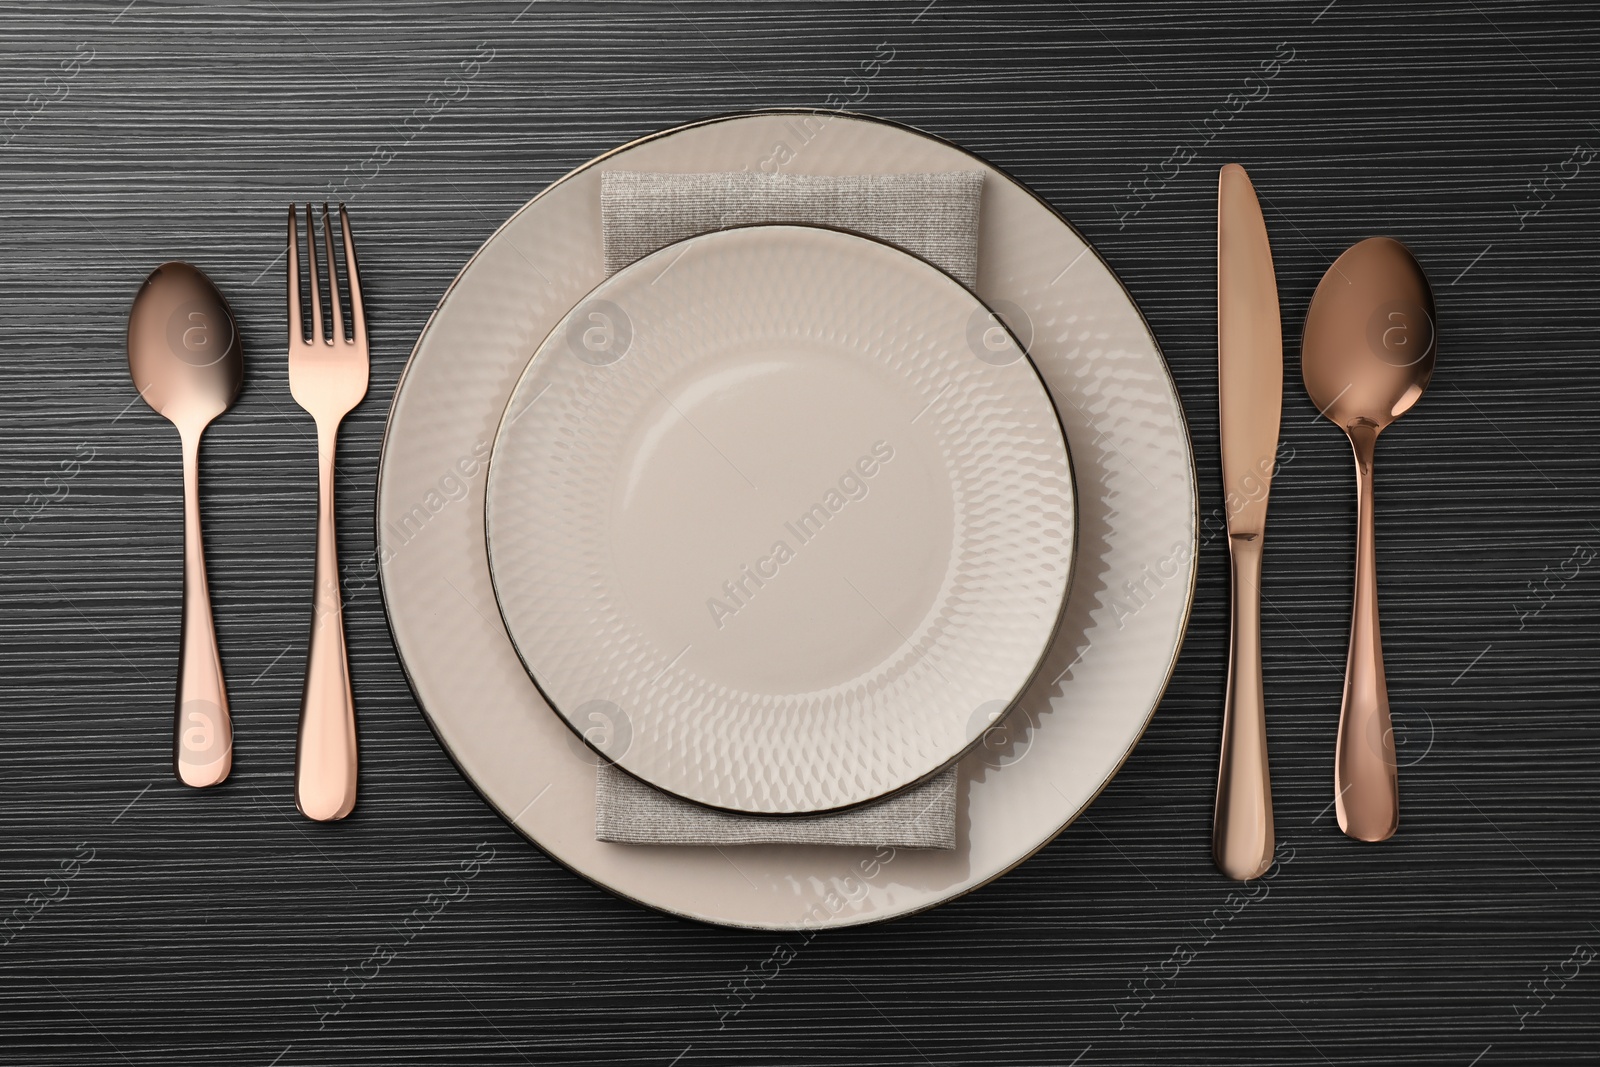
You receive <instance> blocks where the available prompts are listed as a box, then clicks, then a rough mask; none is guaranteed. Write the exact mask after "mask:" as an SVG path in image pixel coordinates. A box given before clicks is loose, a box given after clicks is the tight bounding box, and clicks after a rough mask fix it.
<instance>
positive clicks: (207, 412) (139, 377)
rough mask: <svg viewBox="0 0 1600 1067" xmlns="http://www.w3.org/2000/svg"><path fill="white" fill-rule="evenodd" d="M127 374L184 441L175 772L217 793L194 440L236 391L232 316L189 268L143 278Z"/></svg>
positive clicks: (169, 268) (216, 660) (131, 318)
mask: <svg viewBox="0 0 1600 1067" xmlns="http://www.w3.org/2000/svg"><path fill="white" fill-rule="evenodd" d="M128 370H129V371H130V372H131V373H132V375H133V384H134V385H135V386H136V387H137V388H138V390H139V395H140V396H142V397H144V399H145V402H146V403H148V404H149V405H150V406H151V407H152V408H154V409H155V410H156V411H157V412H158V413H160V414H161V415H163V416H165V417H166V418H167V419H169V420H171V422H172V423H173V424H174V425H175V426H177V428H178V435H179V437H180V438H181V439H182V441H183V551H184V557H183V627H182V637H181V651H180V653H179V657H178V693H177V702H176V715H175V725H174V731H173V732H174V738H173V768H174V771H175V772H176V774H177V776H178V780H179V781H181V782H183V783H184V784H186V785H192V786H197V787H199V786H209V785H216V784H217V783H218V782H221V781H222V780H223V779H224V778H226V777H228V771H229V770H231V769H232V767H233V727H232V723H231V722H230V720H229V717H228V691H227V687H226V685H225V684H224V683H223V680H222V657H221V656H220V655H219V653H218V651H217V632H216V629H215V627H214V626H213V625H212V621H211V593H210V590H209V589H208V587H207V584H206V560H205V547H204V545H203V543H202V540H201V535H200V437H201V435H202V434H203V433H204V432H205V428H206V427H207V426H208V425H210V423H211V421H212V420H213V419H215V418H216V417H217V416H218V415H221V414H222V413H223V412H224V411H226V410H227V409H228V407H229V406H230V405H232V403H233V401H234V398H235V397H237V396H238V395H239V387H240V385H242V384H243V382H244V355H243V352H242V350H241V349H240V346H239V331H238V329H237V327H236V326H235V323H234V318H233V312H232V311H231V310H229V308H228V302H227V301H226V300H224V299H223V298H222V294H221V293H220V292H218V291H217V287H216V286H214V285H213V284H211V279H209V278H207V277H206V276H205V275H204V274H203V273H201V272H200V270H199V269H197V268H195V267H191V266H190V265H189V264H187V263H163V264H162V265H161V266H159V267H157V268H156V269H155V270H154V271H152V272H151V273H150V277H148V278H146V279H145V282H144V285H143V286H141V287H140V289H139V295H138V296H137V297H135V298H134V301H133V308H132V310H131V311H130V312H129V313H128Z"/></svg>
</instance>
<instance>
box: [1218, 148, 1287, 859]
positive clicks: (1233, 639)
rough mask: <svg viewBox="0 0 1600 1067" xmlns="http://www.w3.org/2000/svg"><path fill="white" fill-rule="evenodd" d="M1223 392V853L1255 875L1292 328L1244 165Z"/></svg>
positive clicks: (1232, 244) (1228, 198) (1228, 196)
mask: <svg viewBox="0 0 1600 1067" xmlns="http://www.w3.org/2000/svg"><path fill="white" fill-rule="evenodd" d="M1217 397H1218V409H1219V412H1218V413H1219V416H1220V426H1221V444H1222V449H1221V451H1222V489H1223V502H1224V510H1225V513H1226V516H1227V529H1228V556H1229V559H1230V562H1231V564H1232V602H1233V606H1232V620H1231V633H1230V639H1229V652H1228V693H1227V702H1226V704H1225V705H1224V708H1223V718H1222V751H1221V759H1220V763H1219V767H1218V775H1217V803H1216V811H1215V817H1214V822H1213V834H1212V852H1213V855H1214V858H1215V859H1216V863H1217V867H1218V869H1219V870H1221V871H1222V873H1223V874H1225V875H1227V876H1229V877H1230V878H1237V879H1241V880H1243V879H1248V878H1254V877H1256V876H1257V875H1259V874H1261V873H1262V872H1263V871H1265V870H1266V869H1267V867H1268V866H1269V865H1270V864H1271V862H1272V852H1273V827H1272V785H1271V779H1270V777H1269V775H1268V772H1267V728H1266V706H1265V699H1264V694H1263V690H1262V678H1261V559H1262V547H1263V541H1264V539H1265V536H1266V530H1267V499H1268V495H1269V492H1270V490H1271V488H1272V472H1273V467H1274V465H1275V464H1276V462H1277V452H1278V427H1279V421H1280V419H1281V416H1282V411H1283V326H1282V322H1281V319H1280V316H1279V311H1278V284H1277V279H1276V277H1275V276H1274V273H1273V269H1272V246H1271V244H1270V242H1269V241H1268V239H1267V224H1266V220H1265V219H1263V218H1262V216H1261V205H1260V203H1259V202H1258V200H1257V199H1256V192H1255V187H1254V186H1253V185H1251V183H1250V176H1249V175H1248V174H1247V173H1246V172H1245V169H1244V168H1243V167H1241V166H1240V165H1239V164H1237V163H1229V164H1228V165H1226V166H1225V167H1223V168H1222V172H1221V174H1220V175H1219V176H1218V180H1217Z"/></svg>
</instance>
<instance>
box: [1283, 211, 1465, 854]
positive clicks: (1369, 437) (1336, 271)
mask: <svg viewBox="0 0 1600 1067" xmlns="http://www.w3.org/2000/svg"><path fill="white" fill-rule="evenodd" d="M1300 348H1301V353H1300V371H1301V373H1302V374H1303V375H1304V376H1305V382H1306V392H1307V393H1309V394H1310V395H1311V402H1312V403H1313V404H1315V405H1317V409H1318V410H1319V411H1321V412H1322V414H1323V415H1324V416H1326V417H1327V418H1328V420H1329V421H1331V422H1333V423H1334V424H1335V425H1337V426H1338V427H1339V428H1340V429H1341V430H1343V431H1344V432H1345V434H1346V435H1347V436H1348V437H1349V438H1350V445H1351V448H1352V449H1354V451H1355V459H1356V590H1355V605H1354V607H1353V609H1352V611H1351V621H1350V654H1349V658H1348V659H1347V660H1346V662H1345V675H1344V704H1343V707H1342V709H1341V710H1340V713H1339V744H1338V753H1337V755H1336V756H1335V757H1334V772H1333V775H1334V789H1335V797H1334V804H1335V806H1336V808H1337V809H1338V814H1339V828H1340V829H1341V830H1343V831H1344V832H1345V833H1346V834H1349V835H1350V836H1351V837H1354V838H1356V839H1357V840H1360V841H1383V840H1385V839H1387V838H1388V837H1390V836H1392V835H1393V834H1394V832H1395V829H1396V828H1397V827H1398V826H1399V825H1400V787H1399V781H1398V778H1397V776H1396V763H1395V753H1394V731H1393V729H1392V728H1391V727H1390V725H1389V691H1388V685H1387V683H1386V681H1385V680H1384V676H1383V642H1382V639H1381V638H1380V637H1379V634H1378V567H1377V556H1376V545H1375V541H1374V531H1373V519H1372V457H1373V451H1374V448H1375V446H1376V445H1377V442H1378V435H1379V434H1380V433H1382V432H1383V430H1384V428H1385V427H1387V426H1388V425H1389V424H1390V423H1392V422H1394V420H1396V419H1398V418H1399V417H1400V416H1401V415H1404V414H1405V413H1406V412H1407V411H1410V410H1411V407H1412V405H1413V404H1415V403H1416V402H1417V400H1418V398H1420V397H1421V396H1422V391H1423V390H1424V389H1426V388H1427V387H1428V381H1429V379H1431V378H1432V377H1433V365H1434V357H1435V355H1436V354H1437V351H1438V345H1437V337H1436V335H1435V332H1434V314H1433V291H1432V290H1431V289H1430V288H1429V287H1428V279H1427V277H1426V276H1425V275H1424V274H1423V273H1422V267H1421V266H1419V265H1418V263H1417V261H1416V258H1415V257H1413V256H1412V255H1411V252H1410V250H1408V249H1407V248H1406V246H1405V245H1403V244H1401V243H1400V242H1399V241H1396V240H1393V239H1391V238H1388V237H1370V238H1368V239H1367V240H1365V241H1362V242H1360V243H1359V244H1356V245H1353V246H1351V247H1350V248H1349V249H1348V250H1346V251H1345V253H1344V255H1342V256H1340V257H1339V258H1338V259H1337V260H1335V261H1334V264H1333V266H1331V267H1329V268H1328V273H1326V274H1324V275H1323V276H1322V281H1321V283H1319V284H1318V286H1317V292H1316V295H1315V296H1314V297H1312V299H1311V309H1310V310H1309V311H1308V312H1307V313H1306V325H1305V332H1304V334H1303V335H1302V338H1301V343H1300Z"/></svg>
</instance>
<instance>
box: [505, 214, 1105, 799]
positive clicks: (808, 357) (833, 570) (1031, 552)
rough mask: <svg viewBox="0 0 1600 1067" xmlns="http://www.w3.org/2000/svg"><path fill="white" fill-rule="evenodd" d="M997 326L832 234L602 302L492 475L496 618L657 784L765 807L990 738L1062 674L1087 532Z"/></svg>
mask: <svg viewBox="0 0 1600 1067" xmlns="http://www.w3.org/2000/svg"><path fill="white" fill-rule="evenodd" d="M974 323H977V324H979V328H978V329H974V328H973V324H974ZM984 324H988V325H989V326H991V327H993V324H994V320H993V318H992V317H991V312H990V311H989V309H988V308H986V307H984V306H983V304H981V303H979V302H978V300H977V299H976V298H975V297H974V296H973V295H972V294H971V293H970V292H968V291H967V289H966V288H964V287H963V286H962V285H961V284H960V283H959V282H957V281H955V280H954V279H952V278H950V277H949V276H948V275H946V274H944V273H943V272H941V271H940V270H938V269H937V268H935V267H933V266H930V265H929V264H927V263H926V262H924V261H922V260H920V259H916V258H914V257H912V256H910V255H907V254H906V253H904V252H901V251H899V250H897V249H895V248H893V247H891V246H890V245H887V244H882V243H880V242H877V241H873V240H868V239H866V238H863V237H858V236H854V235H852V234H847V233H841V232H837V231H834V230H828V229H818V228H814V227H805V226H753V227H746V228H743V229H734V230H726V231H723V232H720V233H712V234H707V235H705V236H702V237H697V238H693V239H691V240H688V241H685V242H682V243H680V244H677V245H669V246H667V247H666V248H663V249H661V250H660V251H658V252H656V253H654V254H652V255H648V256H646V257H644V258H643V259H641V260H639V261H637V262H635V263H634V264H632V265H631V266H629V267H627V268H624V269H623V270H622V271H620V272H618V273H617V274H616V275H614V276H613V277H611V278H610V279H608V280H607V281H605V282H603V283H602V284H601V285H600V286H599V287H597V288H596V289H595V290H594V291H593V292H591V293H590V294H589V295H588V296H586V297H585V298H584V299H583V300H582V302H581V303H579V304H578V306H577V307H576V308H574V309H573V310H572V311H571V312H570V313H569V314H568V315H567V317H566V318H565V319H564V320H563V321H562V322H561V323H559V324H558V325H557V326H556V328H555V330H554V331H552V333H551V334H550V336H549V337H548V338H546V339H545V342H544V344H543V345H541V346H540V348H539V350H538V352H537V353H535V355H534V358H533V361H532V362H531V363H530V364H529V367H528V370H527V373H525V374H524V375H523V376H522V381H521V382H520V383H519V384H518V385H517V387H516V389H515V390H514V391H513V393H512V395H511V402H510V404H509V405H508V406H507V408H506V416H505V419H504V421H503V422H502V423H501V425H500V431H499V434H498V436H497V437H496V440H495V445H494V452H493V458H492V460H491V463H490V467H489V481H488V539H489V564H490V571H491V573H492V575H493V578H494V584H495V591H496V594H497V596H498V598H499V602H500V612H501V615H502V617H503V618H504V620H505V623H506V628H507V630H508V631H509V632H510V634H511V638H512V640H513V641H514V642H515V643H516V646H517V649H518V651H519V652H520V653H521V654H522V659H523V661H524V662H525V663H526V664H527V665H528V669H529V671H530V672H531V673H532V674H533V678H534V681H535V682H536V683H538V686H539V689H540V690H541V691H542V692H543V693H544V694H545V696H546V698H547V699H549V701H550V704H551V707H553V708H554V709H555V710H556V711H557V712H559V713H560V714H561V715H562V717H564V718H565V719H566V720H567V721H568V723H569V725H572V726H573V728H574V729H575V730H576V731H578V732H579V733H583V732H584V731H585V729H586V726H587V725H588V724H589V723H591V722H592V721H593V719H594V715H595V714H596V709H600V712H601V714H602V716H603V717H604V718H605V719H606V720H607V721H608V722H609V723H610V724H611V725H612V729H611V730H610V731H608V732H607V733H606V735H605V736H604V738H593V737H592V738H591V741H595V742H596V743H597V744H598V743H599V742H602V741H603V742H606V744H605V746H604V747H603V748H602V752H603V754H604V755H605V757H606V758H608V759H610V760H612V762H614V763H616V764H617V765H618V766H619V767H621V768H622V769H623V770H625V771H627V772H628V773H630V774H633V775H634V776H636V777H638V778H640V779H642V780H644V781H646V782H648V783H650V784H651V785H654V786H656V787H657V788H659V789H664V790H666V791H668V792H670V793H675V794H677V795H678V796H681V797H685V798H687V799H689V800H693V801H696V802H698V803H701V804H706V805H709V806H711V807H716V808H723V809H727V810H731V811H741V812H752V813H761V814H769V815H770V814H795V813H804V812H819V811H828V810H832V809H836V808H843V807H848V806H851V805H854V804H860V803H863V802H865V801H868V800H873V799H876V798H878V797H882V796H886V795H888V794H890V793H893V792H896V791H897V790H900V789H903V788H905V787H907V786H909V785H912V784H915V783H916V782H919V781H921V780H922V779H924V778H926V777H927V776H929V775H931V774H934V773H935V772H937V771H939V770H940V769H942V768H943V767H945V766H947V765H948V764H949V763H951V762H952V761H954V760H955V759H956V758H957V757H958V756H959V755H961V753H962V752H964V751H966V750H967V749H968V748H970V747H971V746H972V744H973V743H974V742H975V741H977V740H978V738H979V737H980V736H982V735H983V734H984V733H985V732H986V731H987V730H988V729H989V728H990V725H991V722H992V721H993V720H994V719H995V717H996V714H997V712H999V711H1001V710H1003V709H1005V708H1008V707H1010V706H1011V704H1012V702H1013V701H1014V700H1015V699H1016V697H1017V695H1018V694H1020V693H1021V692H1022V690H1023V688H1024V687H1025V686H1026V685H1027V683H1028V681H1029V680H1030V679H1031V678H1032V677H1033V675H1034V672H1035V671H1036V670H1037V669H1038V666H1039V661H1040V659H1041V658H1042V657H1043V655H1044V652H1045V650H1046V649H1047V648H1048V647H1049V644H1050V639H1051V636H1052V635H1053V634H1054V632H1055V628H1056V622H1057V620H1058V619H1059V618H1060V615H1061V605H1062V601H1063V600H1064V598H1065V596H1066V590H1067V579H1068V572H1069V570H1070V567H1071V559H1072V542H1073V538H1072V480H1071V475H1070V472H1069V470H1068V466H1067V451H1066V443H1065V442H1064V441H1063V440H1062V437H1061V426H1060V423H1059V422H1058V421H1057V419H1056V413H1055V407H1054V406H1053V405H1052V404H1051V402H1050V396H1049V394H1048V393H1046V392H1045V389H1044V386H1043V385H1042V384H1041V383H1040V381H1039V377H1038V375H1037V374H1035V373H1034V370H1033V366H1032V364H1030V363H1029V362H1028V361H1027V359H1026V358H1024V356H1023V353H1022V350H1021V348H1019V347H1018V346H1017V344H1016V343H1015V341H1014V340H1013V339H1012V338H1010V337H1009V336H1008V335H1006V334H1005V331H1004V330H1003V329H1000V330H999V335H1000V337H1001V338H1002V340H1003V343H1002V344H993V343H990V344H985V343H983V338H984V337H985V336H986V334H989V333H992V332H993V329H990V330H987V331H986V330H984V329H983V326H984ZM969 337H970V338H977V339H978V340H976V341H973V340H969ZM624 724H625V725H624Z"/></svg>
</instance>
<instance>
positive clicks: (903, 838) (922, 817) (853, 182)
mask: <svg viewBox="0 0 1600 1067" xmlns="http://www.w3.org/2000/svg"><path fill="white" fill-rule="evenodd" d="M982 193H983V172H982V171H961V172H956V173H948V174H861V175H850V176H843V177H834V176H819V175H810V174H782V173H779V174H764V173H763V174H751V173H743V172H734V173H728V174H656V173H641V172H637V171H607V172H606V173H604V174H602V175H601V176H600V216H601V223H602V229H603V231H604V234H605V257H606V273H608V274H610V273H614V272H615V271H618V270H621V269H622V268H623V267H626V266H627V265H628V264H630V263H632V262H633V261H634V260H637V259H639V258H641V257H643V256H647V255H649V254H650V253H651V252H654V251H656V250H657V249H660V248H664V247H666V246H667V245H669V244H672V243H673V242H675V241H681V240H684V239H685V238H689V237H694V236H696V235H697V234H702V233H707V232H709V231H711V230H720V229H725V228H727V227H730V226H745V225H752V224H757V223H777V222H791V223H808V224H812V225H824V226H833V227H837V228H839V229H845V230H854V231H856V232H857V233H862V234H866V235H867V236H869V237H876V238H877V239H879V240H881V241H886V242H888V243H889V244H892V245H896V246H897V247H899V248H902V249H904V250H906V251H907V252H910V253H912V254H913V255H917V256H921V257H922V258H923V259H926V260H927V261H928V262H930V263H933V264H934V265H936V266H938V267H940V268H942V269H943V270H945V271H947V272H949V274H950V275H951V276H952V277H954V278H956V279H957V280H959V281H960V282H961V283H962V284H963V285H966V286H967V287H968V288H971V287H973V286H974V285H975V284H976V283H977V275H978V208H979V204H980V201H981V198H982ZM595 837H596V838H597V839H599V840H601V841H615V842H621V843H627V844H647V845H757V844H793V845H866V846H883V845H886V846H889V847H891V848H942V849H951V848H955V847H956V770H955V769H954V768H951V769H950V770H947V771H944V772H942V773H940V774H938V775H935V776H934V777H933V778H930V779H929V780H928V781H926V782H924V783H922V784H921V785H919V786H916V787H915V788H912V789H908V790H906V791H904V792H902V793H898V794H896V795H895V796H892V797H889V798H888V799H887V800H881V801H878V802H877V803H874V804H864V805H862V806H860V807H857V808H852V809H850V810H849V811H844V812H838V813H836V814H832V815H817V816H811V817H806V818H762V817H759V816H749V815H732V814H728V813H726V812H720V811H713V810H711V809H710V808H705V807H701V806H700V805H698V804H695V803H692V802H691V801H687V800H684V799H682V798H681V797H676V796H672V795H671V794H668V793H663V792H662V791H661V790H659V789H656V788H654V787H652V786H649V785H646V784H645V783H644V782H641V781H639V780H638V779H637V778H634V777H633V776H631V775H629V774H627V773H625V772H623V771H620V770H618V769H617V768H615V767H614V766H612V765H611V764H609V763H602V764H601V765H600V767H599V776H598V779H597V781H596V786H595Z"/></svg>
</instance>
